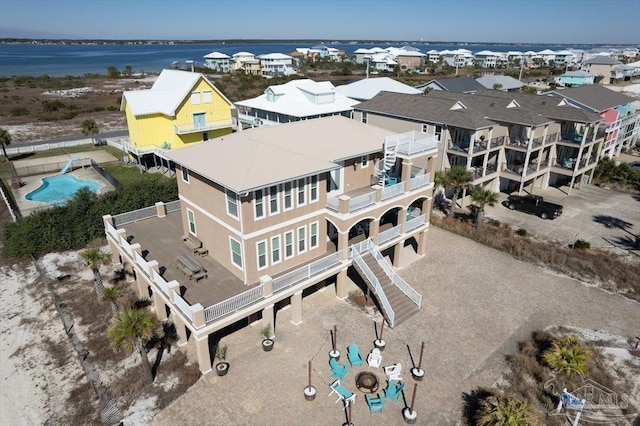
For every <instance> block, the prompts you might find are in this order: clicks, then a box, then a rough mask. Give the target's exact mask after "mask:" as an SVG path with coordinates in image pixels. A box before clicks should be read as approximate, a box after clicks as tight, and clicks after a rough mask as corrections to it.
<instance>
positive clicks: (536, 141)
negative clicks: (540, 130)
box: [531, 136, 544, 148]
mask: <svg viewBox="0 0 640 426" xmlns="http://www.w3.org/2000/svg"><path fill="white" fill-rule="evenodd" d="M531 144H532V145H531V146H532V147H533V148H537V147H539V146H542V145H544V138H543V137H542V136H540V137H539V138H534V139H533V141H531Z"/></svg>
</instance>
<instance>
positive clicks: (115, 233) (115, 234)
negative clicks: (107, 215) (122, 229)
mask: <svg viewBox="0 0 640 426" xmlns="http://www.w3.org/2000/svg"><path fill="white" fill-rule="evenodd" d="M107 232H108V233H109V235H111V236H112V237H113V239H114V240H116V241H118V230H117V229H116V228H115V227H114V226H113V225H112V224H110V223H107ZM118 242H119V241H118Z"/></svg>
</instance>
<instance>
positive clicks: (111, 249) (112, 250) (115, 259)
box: [107, 238, 120, 265]
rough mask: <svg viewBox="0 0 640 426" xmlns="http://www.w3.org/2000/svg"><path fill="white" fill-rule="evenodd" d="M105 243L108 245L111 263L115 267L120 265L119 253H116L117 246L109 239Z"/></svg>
mask: <svg viewBox="0 0 640 426" xmlns="http://www.w3.org/2000/svg"><path fill="white" fill-rule="evenodd" d="M107 243H108V244H109V252H110V253H111V263H113V264H114V265H117V264H119V263H120V252H119V251H118V246H117V245H116V243H114V242H113V240H112V239H111V238H107Z"/></svg>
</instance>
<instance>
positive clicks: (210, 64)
mask: <svg viewBox="0 0 640 426" xmlns="http://www.w3.org/2000/svg"><path fill="white" fill-rule="evenodd" d="M204 66H205V67H207V68H209V69H211V70H213V71H216V72H230V71H231V57H230V56H229V55H225V54H224V53H220V52H211V53H209V54H207V55H204Z"/></svg>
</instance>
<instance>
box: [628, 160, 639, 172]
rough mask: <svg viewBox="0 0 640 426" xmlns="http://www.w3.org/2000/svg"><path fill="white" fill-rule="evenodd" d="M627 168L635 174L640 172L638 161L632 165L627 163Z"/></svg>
mask: <svg viewBox="0 0 640 426" xmlns="http://www.w3.org/2000/svg"><path fill="white" fill-rule="evenodd" d="M629 168H631V170H634V171H636V172H640V161H634V162H633V163H629Z"/></svg>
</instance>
